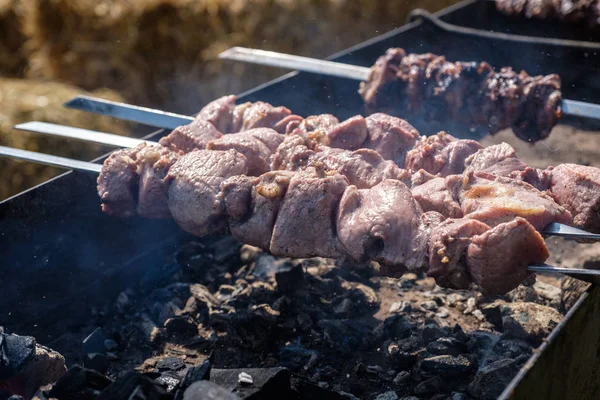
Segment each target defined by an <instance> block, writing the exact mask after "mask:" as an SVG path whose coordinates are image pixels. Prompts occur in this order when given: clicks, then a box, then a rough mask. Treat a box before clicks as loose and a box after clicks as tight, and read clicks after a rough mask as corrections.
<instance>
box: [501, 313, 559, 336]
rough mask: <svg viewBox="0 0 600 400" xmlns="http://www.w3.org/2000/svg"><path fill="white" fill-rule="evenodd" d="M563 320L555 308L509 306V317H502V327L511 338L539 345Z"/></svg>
mask: <svg viewBox="0 0 600 400" xmlns="http://www.w3.org/2000/svg"><path fill="white" fill-rule="evenodd" d="M561 319H562V316H561V314H560V313H559V312H558V311H556V310H555V309H554V308H551V307H546V306H542V305H539V304H535V303H516V304H510V305H509V306H508V315H504V316H503V317H502V327H503V328H504V333H505V334H506V335H507V336H509V337H513V338H518V339H525V340H531V341H532V342H533V343H535V344H536V345H539V344H540V343H541V341H542V339H543V338H544V337H546V336H548V334H549V333H550V332H551V331H552V329H554V328H555V327H556V325H558V324H559V322H560V320H561Z"/></svg>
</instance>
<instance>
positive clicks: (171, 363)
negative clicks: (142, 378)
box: [156, 357, 185, 371]
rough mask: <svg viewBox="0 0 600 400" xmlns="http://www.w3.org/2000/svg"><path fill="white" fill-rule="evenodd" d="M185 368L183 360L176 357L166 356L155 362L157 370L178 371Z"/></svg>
mask: <svg viewBox="0 0 600 400" xmlns="http://www.w3.org/2000/svg"><path fill="white" fill-rule="evenodd" d="M184 368H185V362H184V361H183V360H182V359H180V358H176V357H167V358H163V359H162V360H160V361H159V362H158V363H156V369H157V370H159V371H180V370H182V369H184Z"/></svg>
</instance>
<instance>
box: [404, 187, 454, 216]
mask: <svg viewBox="0 0 600 400" xmlns="http://www.w3.org/2000/svg"><path fill="white" fill-rule="evenodd" d="M411 191H412V195H413V197H414V199H415V200H416V201H417V202H418V203H419V205H420V206H421V207H422V208H423V211H436V212H439V213H440V214H442V215H443V216H444V217H446V218H461V217H462V216H463V212H462V209H461V207H460V203H459V202H458V198H457V197H458V196H457V193H455V192H454V191H451V190H450V189H449V188H448V185H447V183H446V178H434V179H431V180H429V181H427V182H425V183H423V184H422V185H419V186H415V187H413V188H412V190H411Z"/></svg>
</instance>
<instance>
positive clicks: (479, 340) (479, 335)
mask: <svg viewBox="0 0 600 400" xmlns="http://www.w3.org/2000/svg"><path fill="white" fill-rule="evenodd" d="M499 339H500V337H499V336H498V335H496V334H494V333H489V332H483V331H476V332H473V333H472V334H471V338H470V340H469V344H468V346H469V351H470V352H471V353H475V354H476V355H477V358H478V359H480V360H481V359H483V358H484V357H485V356H486V355H488V353H490V352H491V351H492V349H493V348H494V346H495V345H496V343H497V342H498V340H499Z"/></svg>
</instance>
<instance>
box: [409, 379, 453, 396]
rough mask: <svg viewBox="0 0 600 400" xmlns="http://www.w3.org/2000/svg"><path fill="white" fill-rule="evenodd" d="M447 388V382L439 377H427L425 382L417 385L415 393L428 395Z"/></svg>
mask: <svg viewBox="0 0 600 400" xmlns="http://www.w3.org/2000/svg"><path fill="white" fill-rule="evenodd" d="M445 389H446V382H444V380H443V379H442V378H441V377H439V376H434V377H432V378H429V379H426V380H424V381H423V382H421V383H419V384H418V385H417V386H415V390H414V392H415V394H416V395H427V394H433V393H439V392H442V391H444V390H445Z"/></svg>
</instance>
